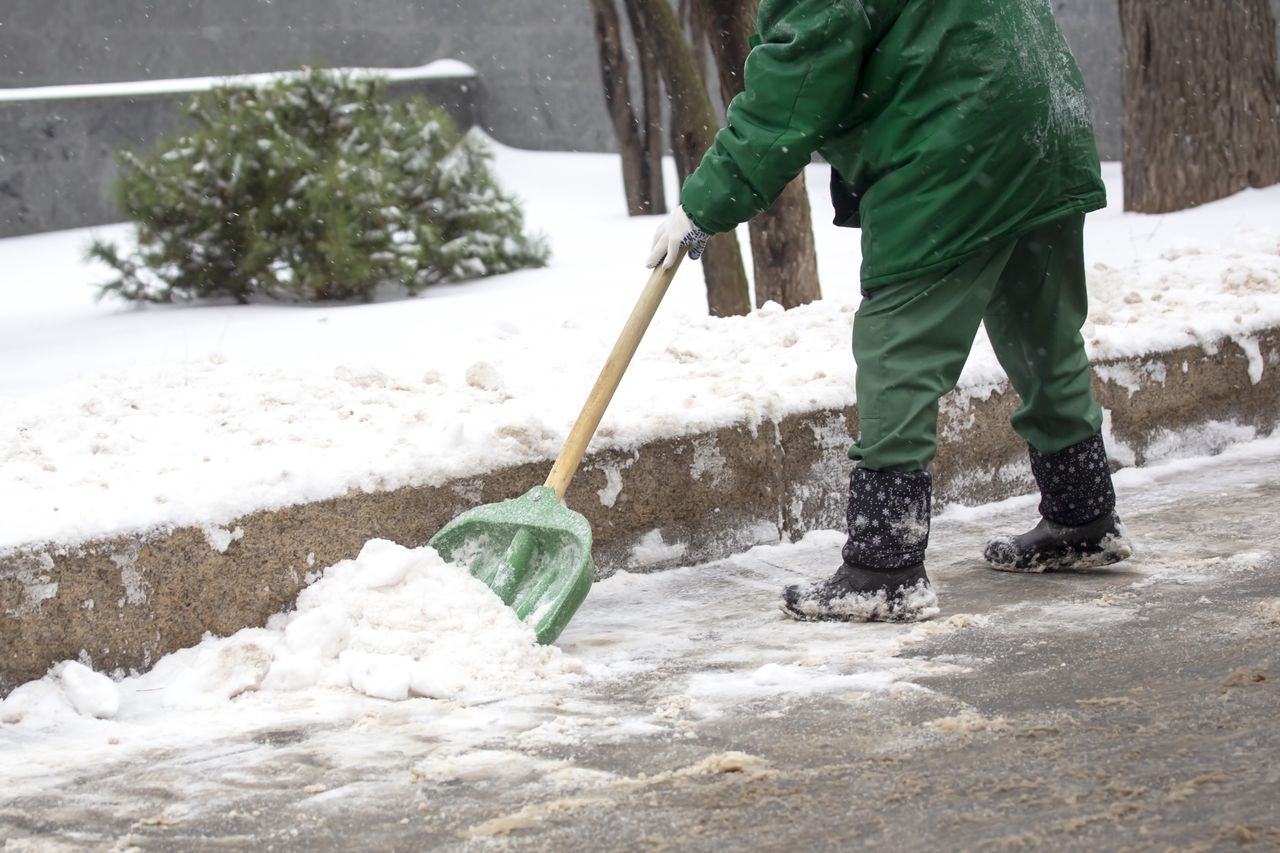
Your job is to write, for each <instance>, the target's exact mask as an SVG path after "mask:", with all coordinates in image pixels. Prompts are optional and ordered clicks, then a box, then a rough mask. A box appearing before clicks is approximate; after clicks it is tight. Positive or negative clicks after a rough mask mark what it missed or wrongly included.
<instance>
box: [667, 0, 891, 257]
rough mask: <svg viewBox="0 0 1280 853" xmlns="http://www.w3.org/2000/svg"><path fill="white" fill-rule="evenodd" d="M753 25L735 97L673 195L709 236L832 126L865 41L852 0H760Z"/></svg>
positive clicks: (793, 170)
mask: <svg viewBox="0 0 1280 853" xmlns="http://www.w3.org/2000/svg"><path fill="white" fill-rule="evenodd" d="M758 21H759V38H760V43H759V44H757V45H756V47H755V48H754V49H752V51H751V53H750V54H748V56H747V62H746V68H745V69H744V71H743V91H742V92H741V93H740V94H739V95H738V96H737V97H736V98H734V99H733V102H732V103H730V104H729V109H728V113H727V119H728V121H727V126H726V127H725V128H723V129H722V130H721V131H720V132H719V133H717V134H716V138H715V143H714V144H713V145H712V146H711V148H710V150H708V151H707V153H706V154H705V155H704V156H703V158H702V162H701V163H700V164H699V165H698V168H697V169H695V170H694V172H693V174H691V175H690V176H689V177H688V179H687V180H686V181H685V184H684V188H683V190H682V191H681V194H680V202H681V204H682V205H683V207H684V209H685V212H686V213H687V214H688V215H689V218H690V219H692V220H693V222H694V224H696V225H697V226H698V227H699V228H701V229H702V230H704V231H707V232H708V233H712V234H715V233H719V232H722V231H731V230H732V229H733V228H734V227H735V226H737V225H738V224H739V223H741V222H746V221H747V220H748V219H750V218H751V217H753V216H755V215H756V214H757V213H760V212H761V211H763V210H767V209H768V208H769V206H770V205H772V204H773V202H774V199H776V198H777V197H778V195H779V194H781V192H782V190H783V189H784V188H785V187H786V185H787V184H788V183H790V182H791V180H792V179H793V178H795V176H796V175H798V174H800V171H801V170H802V169H803V168H804V167H805V166H806V165H808V163H809V161H810V159H811V158H812V156H813V152H814V151H817V150H818V148H820V147H821V146H822V145H823V143H824V142H825V141H826V140H827V138H828V137H830V136H831V135H832V134H833V133H834V132H836V131H837V130H838V128H839V124H840V121H841V119H842V118H843V117H844V116H846V115H847V114H848V113H849V110H850V108H851V107H852V105H853V99H854V94H855V89H856V87H857V82H858V70H859V68H860V67H861V66H862V60H863V56H864V54H865V51H866V50H867V49H868V46H869V45H870V43H871V26H870V23H869V21H868V19H867V15H866V12H865V10H864V9H863V6H862V2H861V0H762V2H761V4H760V15H759V19H758Z"/></svg>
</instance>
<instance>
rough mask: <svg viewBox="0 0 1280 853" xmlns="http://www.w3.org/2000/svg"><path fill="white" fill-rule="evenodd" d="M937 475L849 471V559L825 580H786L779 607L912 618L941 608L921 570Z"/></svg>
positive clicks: (853, 616) (840, 617)
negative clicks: (802, 582) (804, 583)
mask: <svg viewBox="0 0 1280 853" xmlns="http://www.w3.org/2000/svg"><path fill="white" fill-rule="evenodd" d="M932 493H933V478H932V477H931V476H930V475H929V474H928V473H927V472H925V471H912V472H907V473H900V472H897V471H872V470H870V469H867V468H855V469H854V471H853V473H852V474H851V475H850V477H849V512H848V516H847V519H848V525H849V527H848V531H849V538H848V540H847V541H846V542H845V545H844V548H843V550H842V556H843V557H844V562H843V564H842V565H841V566H840V568H839V569H838V570H837V571H836V573H835V574H834V575H833V576H831V577H830V578H828V579H827V580H825V581H819V582H817V583H814V584H809V585H807V586H802V585H795V586H789V587H787V588H786V589H785V590H783V593H782V602H781V607H782V612H783V613H786V614H787V615H788V616H790V617H791V618H793V619H801V620H806V621H844V622H914V621H916V620H919V619H928V618H929V617H930V616H933V615H935V614H936V613H937V612H938V606H937V605H938V597H937V595H936V594H934V591H933V586H932V585H931V584H930V583H929V576H928V575H927V574H926V573H925V570H924V552H925V548H926V546H927V545H928V544H929V510H930V505H929V503H930V500H931V498H932Z"/></svg>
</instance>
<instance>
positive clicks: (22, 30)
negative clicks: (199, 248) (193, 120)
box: [0, 0, 612, 150]
mask: <svg viewBox="0 0 1280 853" xmlns="http://www.w3.org/2000/svg"><path fill="white" fill-rule="evenodd" d="M593 39H594V36H593V35H592V29H591V18H590V13H589V6H588V4H587V3H586V0H470V1H469V2H464V0H2V2H0V88H4V87H15V86H47V85H56V84H64V83H101V82H113V81H121V80H150V79H157V78H168V77H199V76H207V75H222V74H239V73H249V72H255V71H279V70H289V69H293V68H297V67H299V66H301V65H304V64H310V65H330V66H338V65H341V66H369V67H379V68H382V67H395V66H416V65H425V64H426V63H428V62H430V61H431V60H434V59H445V58H451V59H460V60H462V61H464V62H466V63H467V64H469V65H471V66H472V67H474V68H475V69H476V70H477V71H478V72H479V75H480V79H481V80H482V81H483V82H484V91H483V92H482V93H481V95H480V99H479V101H478V103H477V109H478V112H479V114H480V116H481V117H482V121H483V123H484V124H485V126H486V127H488V128H489V130H490V132H491V133H492V134H493V135H494V136H495V137H496V138H498V139H500V140H502V141H503V142H507V143H510V144H512V145H516V146H520V147H526V148H556V149H561V148H581V149H584V150H604V149H605V148H607V147H608V146H609V145H610V142H611V138H612V131H611V130H610V128H609V125H608V120H607V116H606V115H605V112H604V100H603V95H602V94H601V88H600V69H599V66H598V64H597V61H596V53H595V42H594V40H593Z"/></svg>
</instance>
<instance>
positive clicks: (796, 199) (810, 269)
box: [691, 0, 853, 308]
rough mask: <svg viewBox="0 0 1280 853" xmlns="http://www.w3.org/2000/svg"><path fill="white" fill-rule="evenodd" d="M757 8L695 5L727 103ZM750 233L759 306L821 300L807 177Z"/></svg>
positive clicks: (739, 83) (739, 1)
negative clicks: (806, 186)
mask: <svg viewBox="0 0 1280 853" xmlns="http://www.w3.org/2000/svg"><path fill="white" fill-rule="evenodd" d="M757 6H758V2H757V0H691V12H692V15H693V17H694V18H695V19H696V20H697V23H698V26H697V27H696V28H695V32H696V33H698V34H700V35H702V36H704V37H705V38H706V39H707V42H708V43H709V44H710V47H711V54H712V56H713V57H714V58H715V66H716V70H717V76H718V78H719V83H720V96H721V98H723V99H724V103H726V104H728V103H729V102H730V101H731V100H733V98H734V96H735V95H737V94H738V93H739V92H741V91H742V88H743V77H742V73H743V66H744V65H745V64H746V61H747V54H748V53H749V52H750V50H751V48H750V46H749V45H748V43H747V42H748V38H749V37H750V35H751V32H752V29H753V25H752V21H753V20H754V19H755V14H756V8H757ZM851 73H853V72H851ZM749 228H750V232H751V260H752V266H753V267H754V272H755V286H756V305H757V306H760V305H763V304H764V303H765V302H767V301H769V300H772V301H774V302H777V303H779V304H780V305H782V307H783V308H794V307H796V306H797V305H804V304H807V303H809V302H813V301H814V300H816V299H821V298H822V288H821V286H820V285H819V283H818V256H817V253H816V252H815V250H814V244H813V222H812V218H811V217H810V214H809V196H808V193H807V192H806V190H805V180H804V173H803V172H801V173H800V175H799V176H798V177H796V179H795V180H794V181H792V182H791V183H789V184H788V185H787V186H786V188H785V189H783V191H782V194H781V195H780V196H778V199H777V200H776V201H775V202H774V203H773V206H772V207H770V208H769V209H768V210H767V211H765V212H764V213H762V214H760V215H759V216H757V217H755V218H754V219H752V220H751V223H750V225H749Z"/></svg>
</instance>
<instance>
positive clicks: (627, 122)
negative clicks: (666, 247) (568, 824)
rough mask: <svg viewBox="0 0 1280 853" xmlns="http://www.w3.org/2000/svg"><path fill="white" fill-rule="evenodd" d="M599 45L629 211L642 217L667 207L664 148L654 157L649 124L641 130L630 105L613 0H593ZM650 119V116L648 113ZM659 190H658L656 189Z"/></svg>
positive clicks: (628, 76) (625, 68)
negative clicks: (648, 141) (648, 138)
mask: <svg viewBox="0 0 1280 853" xmlns="http://www.w3.org/2000/svg"><path fill="white" fill-rule="evenodd" d="M591 12H592V17H593V19H594V22H595V34H596V47H597V48H598V49H599V51H600V74H601V76H602V77H603V79H604V99H605V104H606V106H607V107H608V109H609V117H610V118H611V119H612V120H613V131H614V135H615V136H616V137H617V139H618V148H619V150H620V151H621V152H622V183H623V189H624V191H625V192H626V197H627V213H628V214H629V215H631V216H643V215H647V214H652V213H661V212H663V211H664V210H665V209H666V201H665V197H664V193H663V190H662V159H661V158H662V150H661V147H656V146H654V147H656V153H657V169H656V170H655V168H654V158H653V157H651V156H648V155H649V150H647V149H646V147H645V142H646V131H647V130H648V124H647V122H646V125H645V127H644V128H643V129H642V128H641V127H640V124H639V122H638V121H637V120H636V115H635V110H634V109H633V108H632V106H631V84H630V79H629V78H630V73H629V70H628V67H627V55H626V52H625V50H624V49H623V42H622V27H621V23H620V21H619V19H618V10H617V8H616V7H615V6H614V0H591ZM646 118H647V116H646ZM655 190H656V192H655Z"/></svg>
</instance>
